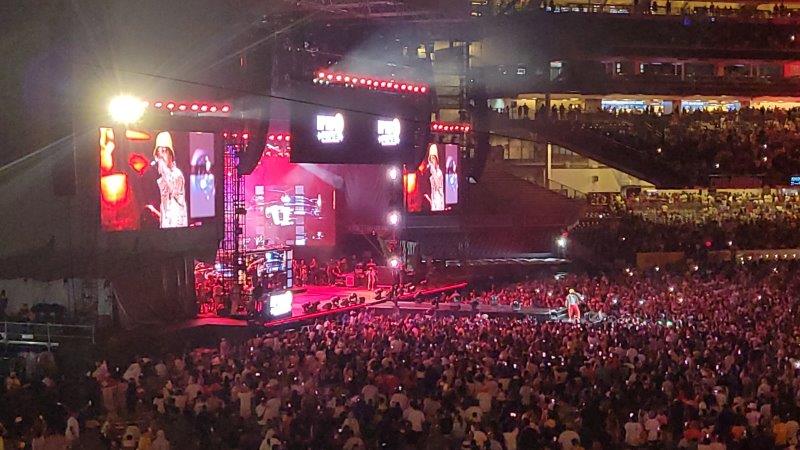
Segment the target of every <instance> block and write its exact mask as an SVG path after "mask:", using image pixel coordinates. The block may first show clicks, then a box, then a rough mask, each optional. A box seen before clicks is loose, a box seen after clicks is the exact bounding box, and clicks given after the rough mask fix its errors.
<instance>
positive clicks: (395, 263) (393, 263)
mask: <svg viewBox="0 0 800 450" xmlns="http://www.w3.org/2000/svg"><path fill="white" fill-rule="evenodd" d="M389 267H391V268H392V269H397V268H398V267H400V258H398V257H397V256H392V257H391V258H389Z"/></svg>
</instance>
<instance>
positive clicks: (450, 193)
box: [403, 144, 459, 212]
mask: <svg viewBox="0 0 800 450" xmlns="http://www.w3.org/2000/svg"><path fill="white" fill-rule="evenodd" d="M458 170H459V159H458V146H457V145H453V144H446V145H442V144H430V145H429V146H428V151H427V152H426V154H425V160H423V161H422V163H420V165H419V166H418V167H417V168H416V170H415V171H413V172H406V173H405V174H404V176H403V183H404V186H405V194H406V210H407V211H408V212H442V211H446V210H448V209H451V208H452V206H453V205H455V204H457V203H458V177H459V174H458Z"/></svg>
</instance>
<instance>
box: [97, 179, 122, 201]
mask: <svg viewBox="0 0 800 450" xmlns="http://www.w3.org/2000/svg"><path fill="white" fill-rule="evenodd" d="M100 193H101V197H102V199H103V201H104V202H106V203H110V204H112V205H113V204H116V203H119V202H121V201H123V200H125V198H126V197H127V194H128V176H127V175H125V174H124V173H115V174H111V175H105V176H103V177H102V178H100Z"/></svg>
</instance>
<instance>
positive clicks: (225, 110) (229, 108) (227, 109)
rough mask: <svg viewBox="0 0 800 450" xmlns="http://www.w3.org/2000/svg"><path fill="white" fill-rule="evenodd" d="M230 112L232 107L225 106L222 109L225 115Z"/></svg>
mask: <svg viewBox="0 0 800 450" xmlns="http://www.w3.org/2000/svg"><path fill="white" fill-rule="evenodd" d="M230 110H231V107H230V106H228V105H224V106H223V107H222V112H224V113H226V112H228V111H230Z"/></svg>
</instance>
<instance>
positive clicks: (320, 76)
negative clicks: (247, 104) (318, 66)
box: [317, 72, 325, 78]
mask: <svg viewBox="0 0 800 450" xmlns="http://www.w3.org/2000/svg"><path fill="white" fill-rule="evenodd" d="M317 78H325V72H320V73H318V74H317Z"/></svg>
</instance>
